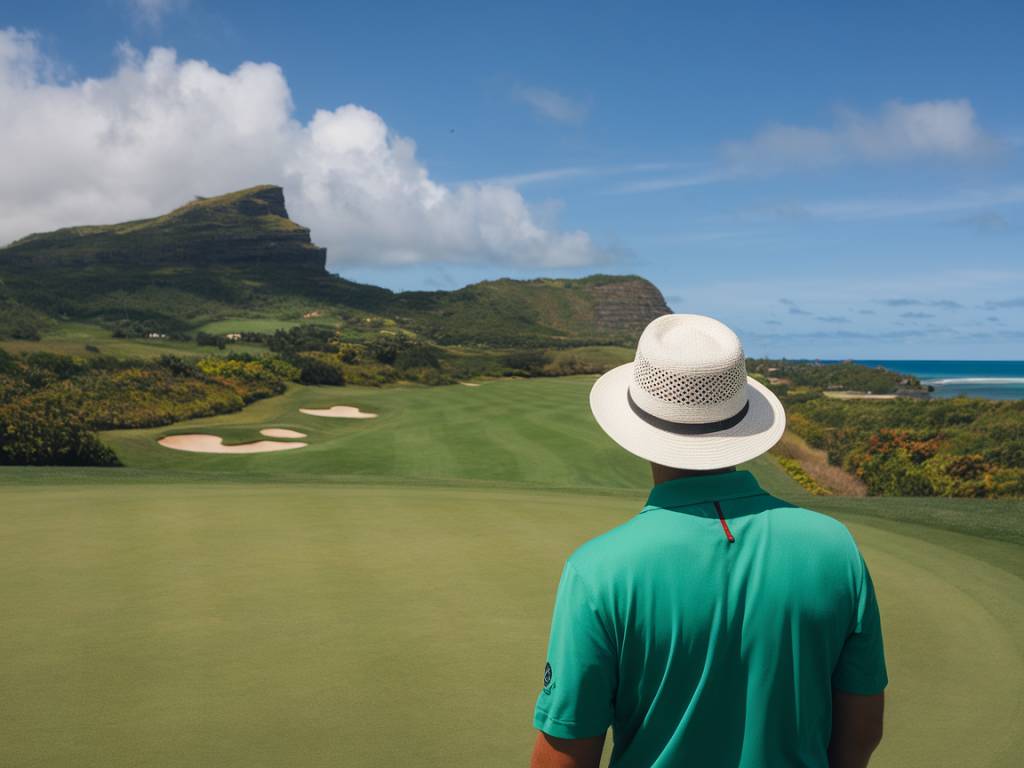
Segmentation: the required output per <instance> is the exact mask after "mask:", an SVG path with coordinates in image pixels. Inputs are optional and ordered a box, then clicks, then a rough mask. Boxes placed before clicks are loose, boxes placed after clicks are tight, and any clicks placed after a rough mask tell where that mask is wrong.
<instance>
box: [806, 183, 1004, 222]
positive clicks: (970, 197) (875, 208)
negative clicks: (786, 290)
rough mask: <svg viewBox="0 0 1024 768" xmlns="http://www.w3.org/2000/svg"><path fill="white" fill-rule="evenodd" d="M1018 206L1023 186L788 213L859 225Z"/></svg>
mask: <svg viewBox="0 0 1024 768" xmlns="http://www.w3.org/2000/svg"><path fill="white" fill-rule="evenodd" d="M1021 203H1024V186H1016V187H1001V188H995V189H987V190H972V191H967V192H963V193H960V194H957V195H950V196H948V197H933V198H927V199H923V200H912V199H907V198H890V199H885V198H881V199H875V200H841V201H835V202H822V203H807V204H804V205H798V206H795V207H792V208H791V209H790V212H791V214H797V215H811V216H820V217H822V218H827V219H834V220H836V221H858V220H862V219H891V218H901V217H904V216H925V215H929V214H944V213H955V212H958V211H970V210H975V209H979V208H990V207H991V206H993V205H1020V204H1021Z"/></svg>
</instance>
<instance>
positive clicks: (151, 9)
mask: <svg viewBox="0 0 1024 768" xmlns="http://www.w3.org/2000/svg"><path fill="white" fill-rule="evenodd" d="M187 1H188V0H128V5H129V6H130V7H131V9H132V11H133V12H134V13H135V15H136V17H137V18H138V19H139V20H140V21H143V22H145V23H147V24H152V25H153V26H157V25H159V24H160V22H161V21H162V20H163V17H164V16H165V15H166V14H168V13H170V12H171V11H173V10H175V9H176V8H180V7H181V6H183V5H185V4H186V2H187Z"/></svg>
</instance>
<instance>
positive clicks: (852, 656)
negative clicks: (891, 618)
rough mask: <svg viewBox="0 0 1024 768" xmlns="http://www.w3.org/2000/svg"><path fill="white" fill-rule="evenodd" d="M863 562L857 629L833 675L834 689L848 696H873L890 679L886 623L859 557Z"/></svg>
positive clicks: (851, 636) (872, 586) (844, 648)
mask: <svg viewBox="0 0 1024 768" xmlns="http://www.w3.org/2000/svg"><path fill="white" fill-rule="evenodd" d="M858 556H859V554H858ZM859 560H860V578H859V585H858V587H859V588H858V594H857V603H856V615H855V617H854V621H853V629H852V631H851V633H850V635H849V636H848V637H847V638H846V642H845V644H844V645H843V650H842V651H841V652H840V654H839V662H838V663H837V664H836V668H835V670H834V671H833V673H832V687H833V688H835V689H837V690H840V691H843V692H845V693H853V694H859V695H862V696H872V695H874V694H877V693H881V692H882V691H884V690H885V686H886V685H888V683H889V677H888V675H887V673H886V669H885V650H884V648H883V645H882V622H881V619H880V617H879V613H878V601H877V599H876V598H875V587H874V584H873V583H872V581H871V574H870V573H869V572H868V567H867V564H866V563H865V562H864V558H863V557H859Z"/></svg>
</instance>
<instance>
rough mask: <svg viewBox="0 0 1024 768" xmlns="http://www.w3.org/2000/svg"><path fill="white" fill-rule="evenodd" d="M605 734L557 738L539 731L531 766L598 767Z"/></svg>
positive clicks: (546, 767) (545, 767) (557, 767)
mask: <svg viewBox="0 0 1024 768" xmlns="http://www.w3.org/2000/svg"><path fill="white" fill-rule="evenodd" d="M604 736H605V735H604V734H603V733H602V734H601V735H600V736H594V737H593V738H589V739H556V738H555V737H554V736H548V735H547V734H546V733H544V732H543V731H538V732H537V741H536V743H534V745H533V759H532V760H530V768H598V766H599V765H600V764H601V751H602V750H603V749H604Z"/></svg>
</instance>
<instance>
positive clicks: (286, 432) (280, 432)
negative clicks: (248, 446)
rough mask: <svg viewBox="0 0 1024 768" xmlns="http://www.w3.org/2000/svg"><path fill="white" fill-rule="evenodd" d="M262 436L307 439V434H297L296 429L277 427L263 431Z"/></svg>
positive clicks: (261, 431)
mask: <svg viewBox="0 0 1024 768" xmlns="http://www.w3.org/2000/svg"><path fill="white" fill-rule="evenodd" d="M260 434H261V435H265V436H267V437H305V436H306V433H305V432H296V431H295V430H294V429H278V428H277V427H270V428H268V429H261V430H260Z"/></svg>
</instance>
